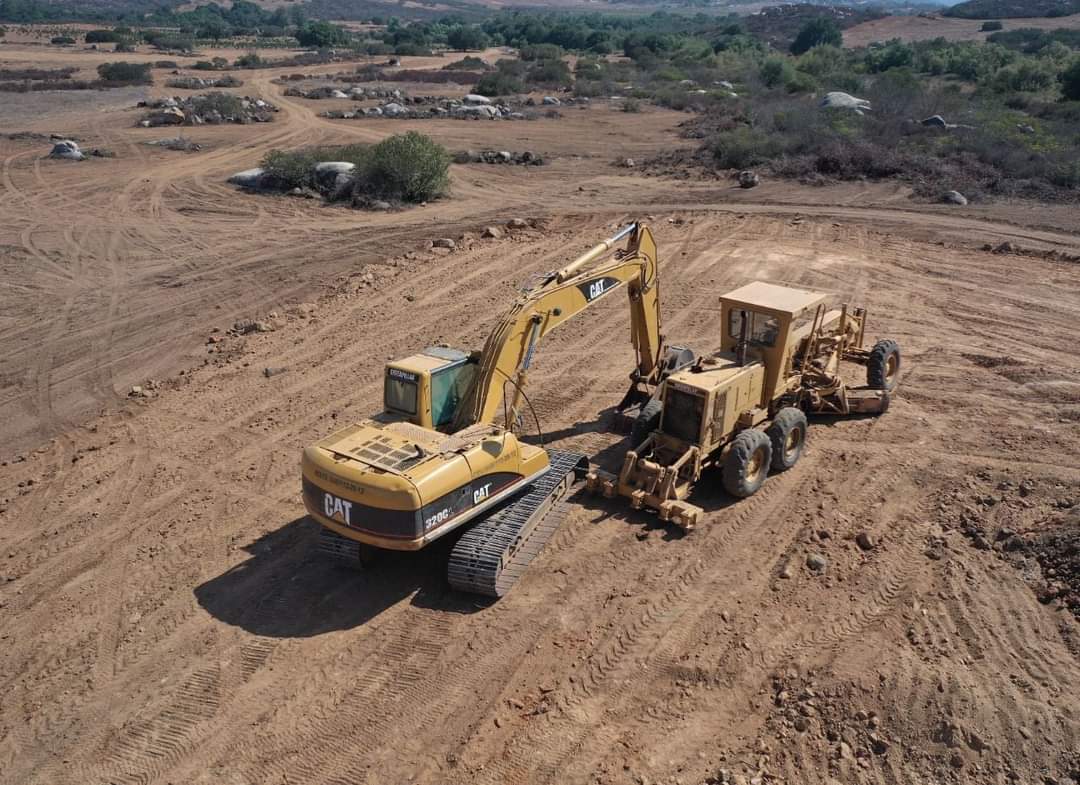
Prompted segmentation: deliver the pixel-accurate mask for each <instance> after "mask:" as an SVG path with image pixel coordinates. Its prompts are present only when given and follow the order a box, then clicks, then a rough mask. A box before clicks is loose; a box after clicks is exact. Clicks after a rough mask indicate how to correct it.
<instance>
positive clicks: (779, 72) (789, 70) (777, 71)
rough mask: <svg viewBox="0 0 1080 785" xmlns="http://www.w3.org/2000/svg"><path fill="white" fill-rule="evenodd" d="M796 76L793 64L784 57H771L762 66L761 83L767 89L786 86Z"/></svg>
mask: <svg viewBox="0 0 1080 785" xmlns="http://www.w3.org/2000/svg"><path fill="white" fill-rule="evenodd" d="M794 75H795V69H794V68H793V67H792V65H791V62H790V61H789V60H787V59H786V58H783V57H770V58H769V59H768V60H766V61H765V62H764V63H762V64H761V81H763V82H764V83H765V86H766V87H778V86H779V85H782V84H786V83H787V82H788V81H789V80H790V79H791V78H792V77H793V76H794Z"/></svg>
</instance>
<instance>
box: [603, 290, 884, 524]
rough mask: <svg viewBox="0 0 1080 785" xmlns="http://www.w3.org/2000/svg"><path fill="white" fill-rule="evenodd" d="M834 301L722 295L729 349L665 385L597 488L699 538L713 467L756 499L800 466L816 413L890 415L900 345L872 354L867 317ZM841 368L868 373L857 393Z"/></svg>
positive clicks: (774, 294)
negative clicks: (701, 490)
mask: <svg viewBox="0 0 1080 785" xmlns="http://www.w3.org/2000/svg"><path fill="white" fill-rule="evenodd" d="M827 300H828V295H826V294H824V293H821V292H814V291H808V290H804V289H797V288H791V287H787V286H779V285H776V284H771V283H765V282H761V281H758V282H754V283H750V284H747V285H746V286H743V287H741V288H739V289H736V290H734V291H732V292H728V293H727V294H725V295H724V296H723V297H721V298H720V303H721V325H722V327H721V345H720V350H719V351H718V352H717V353H715V354H712V355H709V356H704V357H699V358H697V359H696V360H695V361H694V362H692V363H691V364H690V366H689V367H687V368H685V369H683V370H680V371H678V372H676V373H673V374H671V375H670V376H668V377H667V379H666V380H665V381H663V383H662V385H661V386H660V388H659V391H658V394H657V395H656V397H655V398H654V399H653V400H651V401H649V402H648V403H647V404H646V405H645V406H644V407H643V409H642V411H641V413H640V414H639V415H638V418H637V420H636V421H635V422H634V427H633V430H632V432H631V442H632V445H633V447H632V449H631V450H630V451H628V452H627V453H626V456H625V458H624V461H623V466H622V470H621V471H620V472H619V474H618V476H616V475H613V474H611V473H608V472H605V471H602V470H600V469H591V470H590V471H589V473H588V475H587V479H586V482H587V486H588V488H589V489H590V490H592V491H596V492H602V493H603V494H604V495H605V496H608V497H614V496H616V495H621V496H626V497H628V498H629V499H630V502H631V504H632V506H633V507H634V508H636V509H640V508H643V507H647V508H650V509H653V510H655V511H657V512H658V513H659V515H660V518H661V519H662V520H665V521H671V522H672V523H674V524H676V525H678V526H680V527H682V528H683V529H686V530H690V529H692V528H693V527H694V526H695V525H696V524H697V522H698V521H699V519H700V517H701V515H702V512H703V511H702V508H701V507H699V506H697V505H695V504H692V503H690V502H689V501H687V497H688V496H689V495H690V493H691V491H692V489H693V488H694V486H695V484H696V483H698V482H699V481H700V480H701V478H702V475H703V473H704V472H705V471H706V470H708V469H710V468H713V467H715V468H716V469H719V471H720V476H721V478H722V482H723V485H724V488H725V489H726V490H727V491H728V493H730V494H732V495H733V496H737V497H747V496H750V495H752V494H753V493H755V492H756V491H757V490H758V488H760V487H761V485H762V483H763V482H764V481H765V478H766V477H767V476H768V474H769V472H770V471H777V472H781V471H785V470H787V469H790V468H791V467H792V466H794V465H795V463H796V462H797V461H798V460H799V457H800V456H801V455H802V452H803V447H804V445H805V443H806V434H807V417H806V415H807V414H808V413H810V414H833V415H849V414H880V413H882V412H884V411H885V410H886V409H887V408H888V405H889V395H890V393H891V392H892V391H893V390H894V389H895V388H896V385H897V382H898V380H899V372H900V349H899V347H898V346H897V344H896V343H895V342H894V341H889V340H882V341H878V342H877V343H876V344H875V345H874V346H873V348H871V349H869V350H867V349H864V348H863V344H864V339H865V331H866V310H865V309H864V308H850V307H849V306H848V305H846V304H844V305H841V306H839V307H838V308H835V309H829V308H827V307H826V301H827ZM841 362H851V363H858V364H861V365H864V366H866V375H867V384H866V386H865V387H860V388H855V387H851V386H849V385H848V383H847V381H845V379H844V377H843V375H842V373H841Z"/></svg>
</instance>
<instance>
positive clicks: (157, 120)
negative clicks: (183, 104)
mask: <svg viewBox="0 0 1080 785" xmlns="http://www.w3.org/2000/svg"><path fill="white" fill-rule="evenodd" d="M144 122H145V123H147V124H148V125H149V126H150V127H151V128H156V127H157V126H159V125H183V124H184V110H183V109H181V108H179V107H177V106H167V107H165V108H164V109H159V110H158V111H156V112H151V113H150V114H148V115H147V116H146V119H145V120H144Z"/></svg>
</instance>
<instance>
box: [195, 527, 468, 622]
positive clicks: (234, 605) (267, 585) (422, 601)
mask: <svg viewBox="0 0 1080 785" xmlns="http://www.w3.org/2000/svg"><path fill="white" fill-rule="evenodd" d="M318 534H319V526H318V524H316V523H315V522H314V521H312V520H310V519H309V518H307V517H306V516H304V517H300V518H297V519H295V520H293V521H290V522H289V523H287V524H286V525H285V526H283V527H281V528H280V529H276V530H275V531H272V532H269V533H267V534H265V535H263V536H262V537H260V538H259V539H257V540H255V541H254V542H252V543H251V544H249V545H247V546H245V547H244V550H245V551H246V552H247V553H249V554H250V558H248V559H247V560H245V561H243V562H242V563H240V564H238V565H236V566H235V567H233V568H232V569H230V570H228V571H227V572H225V573H222V574H221V575H219V576H217V577H216V578H212V579H210V580H208V581H206V582H205V583H203V584H201V585H200V586H198V587H196V588H195V591H194V594H195V599H196V601H197V602H198V603H199V605H200V606H202V608H203V609H204V610H206V612H207V613H209V614H210V615H211V616H213V617H214V618H216V619H218V620H220V621H223V622H225V623H226V624H230V625H233V626H236V627H240V628H241V629H243V630H245V631H247V632H249V633H252V634H253V635H262V636H265V637H270V638H310V637H313V636H316V635H324V634H326V633H329V632H337V631H341V630H351V629H355V628H357V627H361V626H363V625H364V624H367V623H368V622H369V621H371V620H372V619H375V618H376V617H378V616H379V614H381V613H382V612H383V611H385V610H387V609H388V608H390V607H392V606H394V605H397V604H399V603H402V602H409V603H411V604H412V605H415V606H417V607H423V608H428V609H434V610H445V611H449V612H454V613H471V612H474V611H476V610H481V609H482V608H484V607H486V606H487V605H488V604H489V603H487V602H486V601H485V600H484V598H481V597H468V596H464V595H458V594H455V593H454V592H452V591H451V590H450V587H449V585H448V584H447V582H446V561H447V558H448V557H449V553H450V548H451V547H452V546H453V543H452V542H450V541H449V540H450V539H452V538H447V539H448V541H446V542H441V541H440V542H436V543H434V544H432V545H431V546H429V547H427V548H425V549H423V550H421V551H418V552H412V553H405V552H401V553H399V552H391V551H384V552H380V554H379V558H378V560H377V562H376V563H375V564H374V565H372V566H371V567H364V568H357V569H352V568H350V567H348V566H343V565H339V564H336V563H335V562H334V561H333V560H332V559H329V558H328V557H326V556H324V555H323V554H321V553H320V552H319V551H318V549H317V548H316V543H317V540H318Z"/></svg>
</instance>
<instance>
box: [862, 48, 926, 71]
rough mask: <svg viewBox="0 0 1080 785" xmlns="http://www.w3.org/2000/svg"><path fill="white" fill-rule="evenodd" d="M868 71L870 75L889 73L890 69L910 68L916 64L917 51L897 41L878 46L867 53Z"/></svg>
mask: <svg viewBox="0 0 1080 785" xmlns="http://www.w3.org/2000/svg"><path fill="white" fill-rule="evenodd" d="M865 61H866V70H868V71H869V72H870V73H880V72H882V71H888V70H889V69H890V68H910V67H911V66H912V65H913V64H914V63H915V50H914V49H913V48H912V47H910V46H908V45H907V44H905V43H903V42H901V41H899V40H896V41H889V43H887V44H886V45H885V46H878V47H874V48H872V49H870V50H869V51H867V53H866V58H865Z"/></svg>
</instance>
